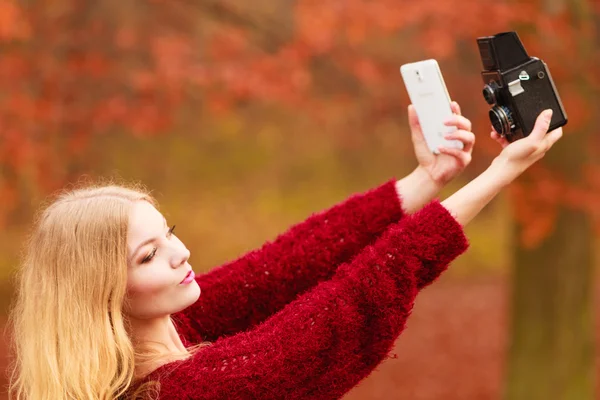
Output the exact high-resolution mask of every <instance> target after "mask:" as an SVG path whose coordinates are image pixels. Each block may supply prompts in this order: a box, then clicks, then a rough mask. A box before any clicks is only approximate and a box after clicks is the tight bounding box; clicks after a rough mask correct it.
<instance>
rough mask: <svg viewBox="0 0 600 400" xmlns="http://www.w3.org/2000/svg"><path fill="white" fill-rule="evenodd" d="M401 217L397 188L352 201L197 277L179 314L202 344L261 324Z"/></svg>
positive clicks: (387, 185) (393, 185)
mask: <svg viewBox="0 0 600 400" xmlns="http://www.w3.org/2000/svg"><path fill="white" fill-rule="evenodd" d="M404 215H405V213H404V211H403V210H402V208H401V203H400V199H399V193H398V192H397V190H396V182H395V181H389V182H387V183H385V184H383V185H381V186H380V187H378V188H376V189H374V190H371V191H368V192H367V193H364V194H360V195H354V196H352V197H350V198H349V199H348V200H346V201H344V202H343V203H341V204H338V205H336V206H334V207H332V208H331V209H329V210H327V211H326V212H322V213H319V214H315V215H313V216H311V217H310V218H308V219H307V220H306V221H304V222H302V223H300V224H297V225H295V226H293V227H292V228H291V229H289V230H288V231H287V232H285V233H284V234H282V235H280V236H279V237H277V238H276V240H275V241H273V242H268V243H266V244H265V245H263V246H262V247H261V248H260V249H258V250H255V251H252V252H250V253H248V254H246V255H244V256H243V257H240V258H239V259H237V260H235V261H233V262H231V263H228V264H225V265H223V266H221V267H218V268H215V269H213V270H212V271H210V272H208V273H207V274H205V275H201V276H199V277H197V278H196V279H197V281H198V284H199V285H200V287H201V289H202V295H201V296H200V299H199V300H198V301H197V302H196V303H195V304H194V305H192V306H191V307H189V308H188V309H186V310H185V311H184V313H183V314H185V315H184V318H185V317H187V318H189V319H191V320H192V323H193V324H194V325H195V326H196V328H197V330H198V332H199V333H200V335H201V336H202V337H203V338H204V339H205V340H211V341H212V340H215V339H216V338H218V337H221V336H224V335H230V334H233V333H237V332H240V331H243V330H246V329H248V328H249V327H251V326H253V325H255V324H257V323H259V322H261V321H264V320H265V319H266V318H267V317H269V316H270V315H272V314H273V313H274V312H276V311H277V310H280V309H281V308H282V307H283V306H285V305H286V304H288V303H289V302H290V301H292V300H293V299H294V298H296V296H298V294H300V293H302V292H304V291H306V290H308V289H310V288H311V287H313V286H314V285H316V284H317V283H318V282H320V281H323V280H327V279H329V278H331V276H332V275H333V274H334V272H335V269H336V268H337V266H338V265H340V264H341V263H343V262H345V261H347V260H348V259H349V258H351V257H352V256H354V255H355V254H356V253H357V252H358V250H359V249H362V248H363V247H364V246H366V245H367V244H368V243H370V242H372V241H373V240H374V239H375V238H376V237H378V236H379V235H380V234H381V233H382V232H383V231H384V230H385V229H386V228H387V227H388V226H389V225H390V224H391V223H393V222H397V221H399V220H401V219H402V217H403V216H404Z"/></svg>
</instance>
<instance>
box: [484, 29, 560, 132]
mask: <svg viewBox="0 0 600 400" xmlns="http://www.w3.org/2000/svg"><path fill="white" fill-rule="evenodd" d="M477 45H478V47H479V54H480V56H481V61H482V63H483V71H482V73H481V76H482V78H483V82H484V88H483V97H484V99H485V101H486V102H487V103H488V104H489V105H491V106H492V108H491V109H490V111H489V118H490V122H491V123H492V126H493V127H494V129H495V130H496V132H498V133H499V134H501V135H502V136H504V137H505V138H506V139H507V141H509V142H514V141H515V140H518V139H521V138H524V137H526V136H528V135H529V134H530V133H531V131H532V130H533V126H534V125H535V121H536V119H537V117H538V116H539V114H540V113H541V112H542V111H544V110H546V109H548V108H551V109H552V110H553V114H552V120H551V121H550V129H549V131H552V130H554V129H556V128H559V127H561V126H564V125H566V124H567V114H566V112H565V109H564V107H563V105H562V102H561V100H560V97H559V95H558V91H557V90H556V87H555V85H554V81H553V80H552V76H551V75H550V70H549V69H548V67H547V65H546V63H544V62H543V61H542V60H540V59H539V58H536V57H529V55H528V54H527V51H526V50H525V47H524V46H523V44H522V43H521V40H520V39H519V37H518V35H517V33H516V32H502V33H498V34H496V35H494V36H484V37H479V38H477Z"/></svg>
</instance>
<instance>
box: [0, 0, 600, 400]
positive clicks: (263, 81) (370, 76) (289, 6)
mask: <svg viewBox="0 0 600 400" xmlns="http://www.w3.org/2000/svg"><path fill="white" fill-rule="evenodd" d="M599 15H600V10H599V9H598V3H597V2H594V1H593V0H569V1H567V0H535V1H524V0H523V1H518V0H514V1H513V0H510V1H509V0H507V1H497V0H464V1H462V2H461V3H460V6H457V5H454V4H452V3H451V2H438V1H434V0H421V1H419V2H417V1H408V0H404V1H398V0H380V1H377V2H372V1H368V0H345V1H338V0H295V1H281V2H277V4H276V5H273V4H272V2H267V1H264V0H260V1H258V0H257V1H253V2H235V1H233V0H230V1H217V0H194V1H192V0H169V1H167V0H148V1H140V0H138V1H130V2H122V1H119V0H106V1H102V2H94V1H91V0H56V1H53V2H44V1H39V0H29V1H20V2H17V1H14V0H5V1H3V2H1V3H0V41H1V45H0V46H1V47H0V48H1V50H2V54H3V57H2V59H1V60H0V126H1V129H0V171H1V175H0V198H1V199H2V201H1V202H0V218H1V217H6V216H8V215H10V212H11V211H13V210H15V209H16V208H18V207H26V206H27V200H28V199H29V198H31V196H33V195H37V194H38V193H46V192H47V191H49V190H52V189H54V188H56V187H58V186H60V185H62V184H63V183H64V182H66V181H69V180H71V179H73V178H74V177H76V176H77V175H78V174H79V173H80V172H81V171H83V170H85V169H86V166H87V165H88V164H89V163H93V162H94V159H93V153H91V152H86V151H85V149H86V145H87V144H88V143H89V141H90V138H92V137H93V135H99V134H103V133H106V132H109V131H122V132H126V133H130V134H134V135H141V136H147V135H155V134H159V133H162V132H166V131H168V129H169V128H170V127H171V126H172V124H173V123H175V121H176V120H177V118H178V114H179V113H180V112H181V109H182V108H183V107H185V108H188V109H189V108H192V109H193V108H194V107H198V108H202V109H207V110H210V112H212V113H223V114H226V113H229V112H233V111H235V110H238V109H240V108H242V107H244V106H246V105H247V104H249V103H255V102H268V103H271V104H277V105H278V106H281V107H287V108H289V109H292V110H296V111H297V112H298V113H302V114H303V115H306V116H307V117H311V118H315V119H317V120H321V121H327V120H330V119H332V118H340V117H344V118H346V119H347V121H348V122H347V131H346V132H344V134H343V137H341V138H340V139H341V140H342V141H345V142H352V140H353V136H354V135H357V133H356V132H365V131H366V130H368V129H374V128H375V127H376V126H377V125H378V124H380V123H382V121H390V120H391V121H394V122H395V123H401V124H405V112H404V110H405V107H406V106H407V102H408V98H407V96H406V95H405V93H404V89H403V86H402V83H401V79H400V77H399V74H398V68H399V66H400V65H401V64H402V63H405V62H409V61H415V60H418V59H423V58H430V57H433V58H437V59H438V60H439V61H440V65H441V67H442V71H443V73H444V76H445V78H446V81H447V84H448V88H449V91H450V93H451V95H452V96H453V97H454V99H455V100H457V101H459V103H460V104H461V106H462V108H463V110H464V111H465V113H466V114H467V116H468V117H469V118H471V119H472V120H473V122H474V130H475V132H478V133H480V139H479V140H478V148H479V149H484V150H486V154H487V155H486V156H479V157H478V159H477V161H478V162H486V161H487V160H489V157H491V155H492V154H494V153H493V152H496V151H497V149H496V148H495V146H494V144H493V143H492V141H491V140H487V132H489V121H488V120H487V113H486V111H487V105H486V104H485V102H484V101H483V99H482V96H481V85H482V82H481V79H480V77H479V73H480V66H481V63H480V60H479V55H478V54H477V49H476V46H475V38H476V37H477V36H482V35H490V34H494V33H497V32H501V31H505V30H513V29H516V30H518V32H519V34H520V36H521V38H522V40H523V41H524V42H525V45H526V48H527V49H528V51H529V53H530V54H531V55H535V56H538V57H540V58H542V59H543V60H545V61H546V62H547V63H548V64H549V67H550V69H551V71H552V74H553V77H554V80H555V81H556V83H557V85H558V88H559V91H560V94H561V96H562V99H563V102H564V104H565V107H566V109H567V112H568V114H569V119H570V122H569V125H568V126H567V127H566V129H565V131H566V137H565V138H564V139H563V141H562V142H561V143H562V144H561V145H560V146H559V147H557V150H556V151H554V152H552V154H550V155H548V157H547V159H546V160H545V161H544V162H543V163H540V164H539V165H537V166H536V168H534V169H532V170H531V171H530V172H529V173H528V174H527V175H526V176H525V177H523V179H522V180H520V181H519V182H518V183H517V184H515V185H514V186H513V188H512V191H511V193H512V196H511V198H512V200H513V201H512V204H513V209H514V216H515V217H516V221H517V222H518V224H517V227H516V230H515V247H514V248H515V257H516V258H515V266H516V269H515V275H514V288H515V291H514V302H513V304H514V312H513V327H512V329H513V338H512V346H511V351H510V357H509V372H508V385H507V391H506V392H507V397H508V398H511V399H525V398H526V399H534V398H550V397H551V398H560V399H563V398H564V399H570V398H577V399H586V398H591V396H592V394H591V390H592V389H591V387H592V386H591V385H592V383H591V382H592V371H593V369H592V368H593V366H592V361H591V353H592V350H591V349H592V343H591V336H590V333H591V309H590V307H591V303H590V293H591V292H590V282H591V265H592V262H591V238H592V224H591V222H593V221H596V220H597V217H598V210H595V209H594V208H593V205H594V203H596V204H598V202H597V201H598V199H599V196H598V192H599V191H600V179H599V178H598V176H600V171H599V169H598V165H597V164H594V163H593V160H597V156H598V154H596V153H594V151H595V150H594V149H596V148H598V146H597V144H598V138H597V136H596V135H593V134H594V133H596V131H597V128H596V124H595V120H594V119H593V118H592V117H593V116H595V115H597V114H598V113H597V111H598V105H597V101H593V99H597V98H598V92H599V90H600V74H599V73H598V71H599V68H600V51H599V50H598V44H599V43H600V41H599V40H598V35H600V33H599V32H600V30H599V29H598V18H599ZM482 134H483V135H482ZM472 169H473V170H475V169H477V165H474V166H473V168H472ZM0 222H1V220H0ZM549 393H551V394H552V396H549Z"/></svg>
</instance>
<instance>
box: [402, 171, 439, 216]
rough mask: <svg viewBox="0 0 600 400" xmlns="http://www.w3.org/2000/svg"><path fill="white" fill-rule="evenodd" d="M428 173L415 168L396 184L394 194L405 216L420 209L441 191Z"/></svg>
mask: <svg viewBox="0 0 600 400" xmlns="http://www.w3.org/2000/svg"><path fill="white" fill-rule="evenodd" d="M441 189H442V188H441V186H440V185H438V184H437V183H436V182H435V181H434V180H433V179H431V176H429V173H427V171H425V170H424V169H423V168H421V167H417V168H416V169H415V170H414V171H413V172H411V173H410V174H409V175H407V176H406V177H404V178H402V179H401V180H399V181H397V182H396V192H397V194H398V198H399V199H400V202H401V204H402V208H403V210H404V211H405V212H406V213H407V214H412V213H414V212H415V211H417V210H419V209H421V207H423V206H424V205H425V204H427V203H429V202H430V201H431V200H433V199H434V198H435V197H437V196H438V194H439V193H440V190H441Z"/></svg>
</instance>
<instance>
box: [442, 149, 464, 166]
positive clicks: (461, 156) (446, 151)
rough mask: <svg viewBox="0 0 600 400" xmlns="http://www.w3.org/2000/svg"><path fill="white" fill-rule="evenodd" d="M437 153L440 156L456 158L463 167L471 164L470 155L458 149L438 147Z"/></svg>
mask: <svg viewBox="0 0 600 400" xmlns="http://www.w3.org/2000/svg"><path fill="white" fill-rule="evenodd" d="M438 151H439V152H440V153H442V154H447V155H449V156H452V157H454V158H456V159H457V160H458V161H459V162H460V163H461V165H463V166H465V165H467V164H469V163H470V162H471V153H467V152H464V151H462V150H459V149H453V148H451V147H443V146H440V147H438Z"/></svg>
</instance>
